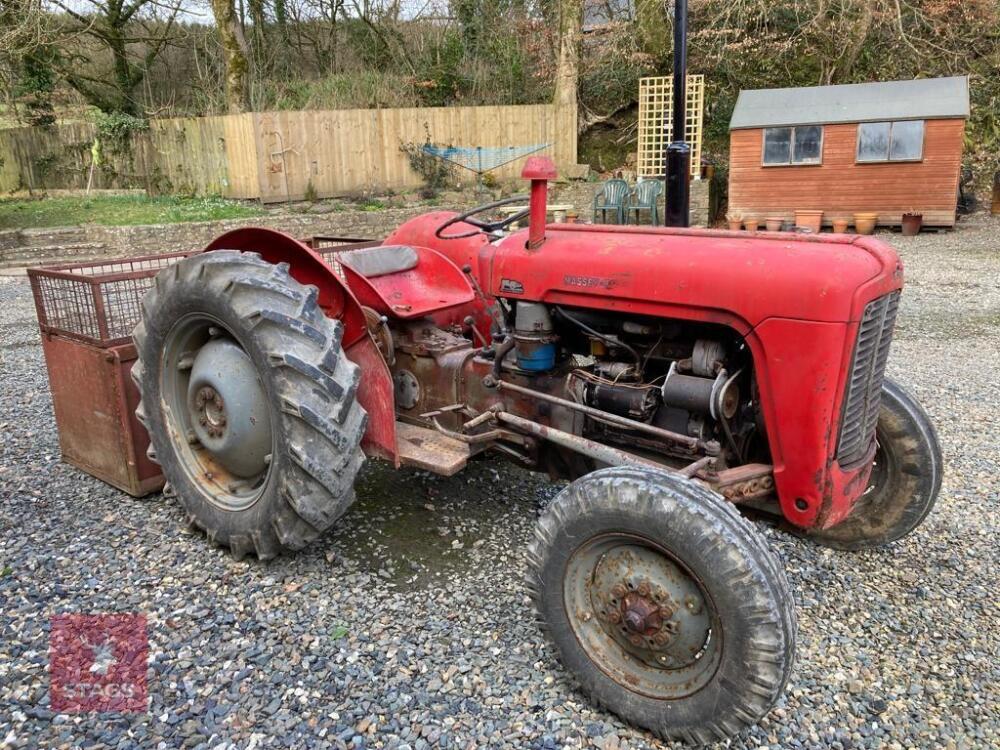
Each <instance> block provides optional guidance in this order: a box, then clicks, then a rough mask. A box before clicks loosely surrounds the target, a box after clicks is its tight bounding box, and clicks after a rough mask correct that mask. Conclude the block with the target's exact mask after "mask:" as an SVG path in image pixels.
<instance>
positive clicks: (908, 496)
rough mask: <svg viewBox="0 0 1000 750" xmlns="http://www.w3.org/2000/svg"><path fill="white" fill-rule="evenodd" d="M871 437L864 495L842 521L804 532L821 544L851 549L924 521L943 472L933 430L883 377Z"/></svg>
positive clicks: (891, 537) (878, 541)
mask: <svg viewBox="0 0 1000 750" xmlns="http://www.w3.org/2000/svg"><path fill="white" fill-rule="evenodd" d="M875 439H876V441H877V442H878V447H877V448H876V450H875V464H874V466H873V467H872V475H871V479H870V480H869V486H868V490H867V491H866V493H865V494H864V495H863V496H862V497H861V498H860V499H859V500H858V501H857V503H856V504H855V506H854V508H853V509H852V510H851V513H850V515H849V516H848V517H847V518H846V519H845V520H843V521H841V522H840V523H838V524H837V525H836V526H834V527H832V528H829V529H816V530H811V531H809V532H808V534H809V536H810V537H811V538H812V539H814V540H815V541H817V542H819V543H820V544H822V545H824V546H826V547H833V548H834V549H842V550H852V551H856V550H863V549H871V548H873V547H880V546H882V545H884V544H888V543H890V542H894V541H896V540H898V539H902V538H903V537H904V536H906V535H907V534H909V533H910V532H911V531H913V530H914V529H915V528H917V527H918V526H919V525H920V524H921V523H923V522H924V519H925V518H927V515H928V514H929V513H930V512H931V509H932V508H933V507H934V503H935V501H936V500H937V496H938V492H939V491H940V490H941V477H942V474H943V473H944V472H943V460H942V458H941V446H940V445H938V439H937V433H936V432H935V431H934V425H932V424H931V421H930V418H929V417H928V416H927V413H926V412H925V411H924V410H923V408H922V407H921V406H920V404H919V403H917V401H916V399H914V398H913V396H911V395H910V394H909V393H907V392H906V390H905V389H904V388H903V387H902V386H901V385H899V384H898V383H896V382H894V381H892V380H890V379H888V378H886V379H885V383H884V384H883V386H882V397H881V405H880V408H879V416H878V423H877V425H876V427H875Z"/></svg>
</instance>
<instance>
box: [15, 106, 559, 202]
mask: <svg viewBox="0 0 1000 750" xmlns="http://www.w3.org/2000/svg"><path fill="white" fill-rule="evenodd" d="M428 134H429V136H430V139H431V141H432V142H434V143H437V144H442V145H451V146H467V147H470V146H471V147H474V146H486V147H498V146H528V145H535V144H543V143H545V144H549V145H548V146H547V147H546V148H545V149H544V150H543V151H541V152H540V153H545V154H548V155H550V156H551V157H552V158H553V159H554V160H555V161H556V164H557V165H558V166H559V167H560V168H562V169H566V168H568V167H570V166H572V165H575V164H576V147H577V129H576V112H575V111H571V110H570V109H569V108H565V107H563V108H559V107H556V106H554V105H549V104H534V105H520V106H503V107H433V108H414V109H350V110H332V111H300V112H257V113H248V114H242V115H222V116H216V117H198V118H172V119H159V120H152V121H151V122H150V127H149V129H148V130H147V131H143V132H140V133H136V134H134V135H133V136H132V139H131V143H130V145H129V147H127V148H119V149H114V148H109V147H108V146H107V145H106V144H105V145H104V146H103V149H102V156H101V161H100V164H99V166H98V167H97V168H96V169H94V170H93V187H95V188H145V189H146V190H148V191H150V192H151V193H184V194H194V195H223V196H226V197H229V198H260V199H261V200H263V201H265V202H274V201H283V200H300V199H302V198H304V197H306V196H307V195H315V196H316V197H321V198H322V197H329V196H335V195H345V194H351V193H359V192H365V191H381V190H387V189H393V190H405V189H408V188H415V187H418V186H419V185H420V184H421V178H420V176H419V175H418V174H416V173H415V172H414V171H413V170H412V169H411V168H410V165H409V161H408V159H407V156H406V154H405V153H403V151H402V150H401V148H400V147H401V146H402V145H403V144H406V143H414V144H422V143H424V142H425V141H426V140H427V137H428ZM95 135H96V129H95V127H94V126H93V125H90V124H82V123H81V124H73V125H60V126H55V127H49V128H18V129H13V130H0V192H10V191H14V190H23V189H32V190H35V189H46V188H47V189H81V188H85V187H86V186H87V181H88V176H89V175H90V172H91V161H92V157H91V147H92V145H93V142H94V138H95ZM522 165H523V159H519V160H517V161H515V162H513V163H511V164H508V165H506V166H503V167H500V168H498V169H496V170H494V171H493V174H494V175H495V176H497V177H498V178H501V179H503V178H508V177H515V176H517V175H518V174H519V173H520V169H521V166H522ZM460 172H464V170H460ZM460 176H461V177H462V179H463V180H465V181H468V180H470V179H474V175H472V174H471V173H463V174H461V175H460Z"/></svg>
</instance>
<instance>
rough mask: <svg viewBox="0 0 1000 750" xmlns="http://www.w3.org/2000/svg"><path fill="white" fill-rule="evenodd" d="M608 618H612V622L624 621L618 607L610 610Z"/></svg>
mask: <svg viewBox="0 0 1000 750" xmlns="http://www.w3.org/2000/svg"><path fill="white" fill-rule="evenodd" d="M608 620H610V621H611V622H614V623H618V622H621V621H622V613H621V612H619V611H618V610H617V609H613V610H611V611H610V612H608Z"/></svg>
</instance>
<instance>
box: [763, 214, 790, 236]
mask: <svg viewBox="0 0 1000 750" xmlns="http://www.w3.org/2000/svg"><path fill="white" fill-rule="evenodd" d="M784 221H785V220H784V218H782V217H781V216H768V217H767V218H766V219H764V226H766V227H767V231H768V232H780V231H781V225H782V223H783V222H784Z"/></svg>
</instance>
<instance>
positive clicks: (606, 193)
mask: <svg viewBox="0 0 1000 750" xmlns="http://www.w3.org/2000/svg"><path fill="white" fill-rule="evenodd" d="M627 202H628V183H627V182H625V180H622V179H619V178H617V177H616V178H614V179H612V180H607V181H606V182H605V183H604V184H603V185H601V189H600V190H598V191H597V194H596V195H595V196H594V223H595V224H607V223H608V211H614V215H615V223H616V224H624V223H625V204H626V203H627ZM598 211H600V213H601V220H600V221H598V220H597V213H598Z"/></svg>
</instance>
